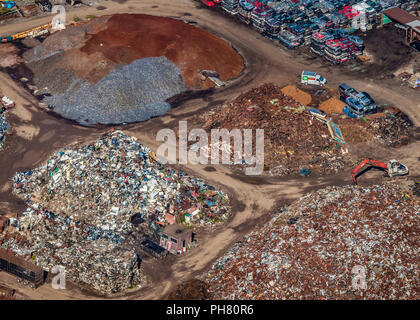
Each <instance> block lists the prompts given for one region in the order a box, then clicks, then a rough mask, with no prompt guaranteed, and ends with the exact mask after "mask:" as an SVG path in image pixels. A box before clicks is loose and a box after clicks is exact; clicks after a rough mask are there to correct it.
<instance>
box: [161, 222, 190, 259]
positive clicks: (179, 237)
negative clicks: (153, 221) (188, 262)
mask: <svg viewBox="0 0 420 320" xmlns="http://www.w3.org/2000/svg"><path fill="white" fill-rule="evenodd" d="M191 243H192V231H191V230H189V229H186V228H184V227H182V226H180V225H178V224H172V225H169V226H167V227H166V228H165V230H164V231H163V232H162V234H161V237H160V245H161V246H162V247H163V248H165V249H167V250H168V251H169V252H170V253H173V254H177V253H182V252H185V250H186V249H187V247H188V246H189V245H190V244H191Z"/></svg>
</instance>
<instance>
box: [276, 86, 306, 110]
mask: <svg viewBox="0 0 420 320" xmlns="http://www.w3.org/2000/svg"><path fill="white" fill-rule="evenodd" d="M281 92H283V93H284V94H285V95H286V96H288V97H291V98H293V99H294V100H295V101H296V102H299V103H300V104H302V105H304V106H306V105H308V104H309V103H311V100H312V97H311V95H310V94H309V93H306V92H305V91H302V90H300V89H298V88H297V87H295V86H291V85H289V86H286V87H284V88H283V89H281Z"/></svg>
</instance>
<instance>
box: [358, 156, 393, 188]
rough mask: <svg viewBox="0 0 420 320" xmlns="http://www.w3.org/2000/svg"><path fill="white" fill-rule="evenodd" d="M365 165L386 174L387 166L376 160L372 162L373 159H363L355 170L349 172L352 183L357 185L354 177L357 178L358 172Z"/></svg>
mask: <svg viewBox="0 0 420 320" xmlns="http://www.w3.org/2000/svg"><path fill="white" fill-rule="evenodd" d="M366 165H369V166H373V167H378V168H381V169H384V170H385V171H386V172H387V173H388V166H387V165H386V164H385V163H383V162H380V161H377V160H373V159H365V160H363V161H362V162H361V163H360V164H359V165H358V166H357V167H356V168H354V169H353V171H352V172H351V176H352V177H353V181H354V182H355V183H357V181H356V177H357V175H358V173H359V171H360V170H361V169H362V168H364V167H365V166H366Z"/></svg>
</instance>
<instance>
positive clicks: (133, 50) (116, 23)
mask: <svg viewBox="0 0 420 320" xmlns="http://www.w3.org/2000/svg"><path fill="white" fill-rule="evenodd" d="M42 46H44V48H45V47H46V48H47V49H48V51H49V52H52V51H55V50H65V54H64V55H63V56H62V58H61V59H57V60H58V61H57V60H55V61H54V62H53V65H49V66H48V67H46V68H47V69H48V71H50V70H52V69H63V66H64V69H67V70H73V71H74V73H75V74H76V76H78V77H80V78H84V79H87V80H88V81H90V82H91V83H96V82H97V81H99V80H100V79H102V78H103V77H104V76H106V75H107V74H108V73H109V71H110V70H111V69H113V68H114V67H115V65H116V64H124V65H126V64H130V63H131V62H133V61H135V60H138V59H143V58H147V57H159V56H165V57H166V58H167V59H168V60H170V61H171V62H173V63H174V64H175V65H176V66H177V68H178V69H179V70H180V71H181V73H182V75H183V78H184V82H185V83H186V85H187V87H188V88H190V89H203V88H208V87H210V86H211V85H212V83H211V82H208V81H202V80H200V79H199V75H198V72H199V71H200V70H203V69H204V70H214V71H216V72H217V73H218V74H219V76H220V78H221V79H222V80H223V81H226V80H228V79H231V78H234V77H236V76H237V75H238V74H239V73H240V72H241V70H242V67H243V60H242V57H241V56H240V55H239V54H238V53H236V52H235V50H234V49H233V48H232V47H231V46H230V45H229V44H228V43H227V42H225V41H224V40H222V39H220V38H218V37H216V36H215V35H213V34H211V33H209V32H207V31H204V30H202V29H199V28H196V27H193V26H191V25H189V24H186V23H183V22H181V21H178V20H175V19H171V18H166V17H157V16H150V15H144V14H117V15H113V16H104V17H100V18H96V19H93V20H91V21H89V22H86V23H83V24H81V25H78V26H76V27H73V28H71V29H68V30H64V31H61V32H58V33H56V34H54V35H52V36H50V37H49V38H47V39H46V40H45V41H44V43H43V45H42ZM34 52H35V51H34ZM40 71H41V70H40Z"/></svg>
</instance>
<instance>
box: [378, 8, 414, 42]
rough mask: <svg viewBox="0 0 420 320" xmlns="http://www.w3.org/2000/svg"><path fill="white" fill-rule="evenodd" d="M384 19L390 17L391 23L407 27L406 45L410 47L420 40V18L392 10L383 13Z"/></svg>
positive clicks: (400, 10) (399, 9)
mask: <svg viewBox="0 0 420 320" xmlns="http://www.w3.org/2000/svg"><path fill="white" fill-rule="evenodd" d="M383 14H384V19H383V20H386V17H388V18H389V19H390V20H391V21H394V22H396V23H399V24H401V25H403V26H404V27H405V39H404V41H405V43H406V44H407V45H409V44H410V43H411V42H413V41H415V40H420V18H419V17H416V16H415V15H412V14H411V13H409V12H407V11H405V10H403V9H401V8H398V7H394V8H390V9H387V10H384V11H383Z"/></svg>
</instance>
